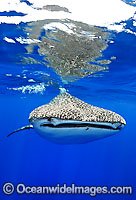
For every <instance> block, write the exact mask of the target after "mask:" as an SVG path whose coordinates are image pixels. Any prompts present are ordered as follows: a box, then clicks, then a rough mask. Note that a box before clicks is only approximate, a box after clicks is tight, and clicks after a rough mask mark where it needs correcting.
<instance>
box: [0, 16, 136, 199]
mask: <svg viewBox="0 0 136 200" xmlns="http://www.w3.org/2000/svg"><path fill="white" fill-rule="evenodd" d="M2 15H6V14H4V13H3V14H2ZM10 15H15V13H9V16H10ZM123 23H126V29H129V30H131V31H133V32H135V31H136V28H135V27H134V26H133V19H129V20H127V21H125V22H123ZM27 28H30V24H28V23H20V24H18V25H15V24H6V23H1V24H0V43H1V45H0V69H1V70H0V83H1V84H0V110H1V115H0V122H1V123H0V124H1V131H0V132H1V134H0V152H1V153H0V160H1V161H0V199H2V200H6V199H8V200H10V199H14V200H24V199H29V200H43V199H44V200H45V199H47V200H61V199H63V200H68V199H72V200H74V199H75V200H77V199H78V200H80V199H83V200H89V199H91V198H92V197H91V196H90V195H88V194H86V195H85V194H84V195H82V194H73V195H72V194H67V195H66V194H65V195H64V194H61V195H57V194H52V195H43V194H22V195H21V194H20V195H19V194H17V193H16V192H14V193H13V194H12V195H6V194H4V193H3V191H2V186H3V185H4V184H5V183H6V182H10V183H13V184H14V185H15V186H16V185H17V184H18V183H24V184H25V185H26V186H55V185H57V184H60V185H63V184H67V185H68V186H70V185H71V184H72V183H74V184H75V185H77V186H108V187H109V188H110V187H111V186H132V187H133V194H114V195H112V194H97V195H96V196H95V197H93V198H94V199H97V200H103V199H104V200H105V199H110V200H112V199H113V200H118V199H119V198H120V199H123V200H128V199H132V200H133V199H136V173H135V169H136V159H135V155H136V145H135V141H136V136H135V132H136V131H135V116H136V103H135V102H136V68H135V66H136V56H135V52H136V38H135V35H134V34H132V33H128V32H126V31H125V30H124V31H122V32H116V31H113V32H112V31H109V33H110V38H109V39H108V41H107V44H108V46H107V48H105V50H103V58H105V59H107V60H110V58H111V57H114V59H111V60H112V61H111V63H110V64H108V68H109V69H107V70H106V71H105V70H103V71H102V72H101V71H98V72H96V73H93V75H92V76H85V77H82V78H81V77H74V78H75V80H73V81H68V80H65V77H63V76H61V75H60V74H59V73H57V72H56V70H55V69H54V68H51V67H48V66H47V65H46V64H47V63H48V62H47V61H45V60H44V58H45V56H46V55H45V56H44V55H43V54H40V53H39V51H38V49H39V48H40V47H39V46H38V45H37V44H35V46H34V48H33V50H32V51H28V46H29V45H28V44H26V43H25V42H24V43H20V42H19V40H17V39H16V40H15V38H19V37H21V38H26V37H27V31H26V30H27ZM104 30H105V29H104ZM44 35H45V32H41V35H40V37H42V36H44ZM5 37H7V38H10V39H12V40H13V41H16V42H15V43H14V42H13V41H12V42H9V41H8V40H7V39H5ZM40 37H39V40H40V39H41V38H40ZM111 41H112V42H111ZM29 48H30V49H31V47H30V46H29ZM30 58H31V59H30ZM28 59H29V62H28ZM32 59H33V60H32ZM26 61H27V62H26ZM105 66H107V65H105ZM74 78H73V79H74ZM59 87H64V88H65V89H66V90H67V91H68V92H69V93H70V94H71V95H73V96H76V97H78V98H80V99H81V100H83V101H85V102H87V103H89V104H92V105H95V106H99V107H103V108H106V109H109V110H113V111H115V112H117V113H119V114H120V115H122V116H123V117H124V118H125V120H126V122H127V125H126V126H125V128H124V129H123V130H122V131H121V132H119V133H118V134H117V135H115V136H112V137H108V138H105V139H102V140H98V141H95V142H91V143H87V144H81V145H58V144H54V143H51V142H48V141H46V140H44V139H43V138H41V137H40V136H39V135H38V134H37V133H35V131H34V130H25V131H22V132H19V133H16V134H14V135H12V136H11V137H8V138H7V135H8V134H9V133H10V132H12V131H13V130H15V129H17V128H19V127H21V126H24V125H27V124H28V116H29V113H30V112H31V111H32V110H33V109H34V108H36V107H38V106H40V105H43V104H46V103H48V102H49V101H50V100H51V99H53V98H54V97H55V96H56V95H58V94H59Z"/></svg>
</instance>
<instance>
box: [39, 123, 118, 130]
mask: <svg viewBox="0 0 136 200" xmlns="http://www.w3.org/2000/svg"><path fill="white" fill-rule="evenodd" d="M40 126H41V127H42V126H43V127H50V128H82V127H86V128H101V129H111V130H120V129H121V126H118V127H116V128H113V127H111V126H107V125H100V124H90V123H82V124H81V123H79V124H78V123H76V124H75V123H62V124H57V125H54V124H41V125H40Z"/></svg>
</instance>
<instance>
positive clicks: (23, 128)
mask: <svg viewBox="0 0 136 200" xmlns="http://www.w3.org/2000/svg"><path fill="white" fill-rule="evenodd" d="M31 128H32V129H33V125H31V124H30V125H27V126H23V127H21V128H19V129H17V130H15V131H13V132H11V133H9V134H8V135H7V137H9V136H10V135H12V134H13V133H16V132H18V131H22V130H25V129H31Z"/></svg>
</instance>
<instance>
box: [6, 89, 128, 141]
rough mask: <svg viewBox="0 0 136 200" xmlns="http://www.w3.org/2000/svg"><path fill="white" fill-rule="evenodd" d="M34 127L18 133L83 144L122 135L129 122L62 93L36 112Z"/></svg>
mask: <svg viewBox="0 0 136 200" xmlns="http://www.w3.org/2000/svg"><path fill="white" fill-rule="evenodd" d="M29 122H30V125H27V126H23V127H21V128H19V129H17V130H15V131H13V132H12V133H10V134H9V135H8V136H10V135H12V134H13V133H15V132H18V131H21V130H25V129H34V130H35V132H37V133H38V134H39V135H40V136H41V137H43V138H45V139H47V140H48V141H51V142H54V143H58V144H83V143H88V142H91V141H95V140H98V139H103V138H106V137H108V136H111V135H115V134H116V133H118V132H119V131H120V130H121V129H122V128H123V127H124V126H125V125H126V121H125V119H124V118H123V117H122V116H120V115H119V114H117V113H115V112H112V111H110V110H107V109H104V108H99V107H97V106H93V105H91V104H88V103H86V102H84V101H82V100H80V99H79V98H76V97H74V96H72V95H71V94H69V93H68V92H61V93H60V94H59V95H57V96H56V97H55V98H54V99H53V100H51V101H50V102H49V103H48V104H45V105H42V106H40V107H38V108H36V109H34V110H33V111H32V112H31V113H30V115H29Z"/></svg>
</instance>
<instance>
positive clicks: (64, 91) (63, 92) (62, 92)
mask: <svg viewBox="0 0 136 200" xmlns="http://www.w3.org/2000/svg"><path fill="white" fill-rule="evenodd" d="M59 89H60V94H65V93H66V92H67V91H66V89H65V88H62V87H60V88H59Z"/></svg>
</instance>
